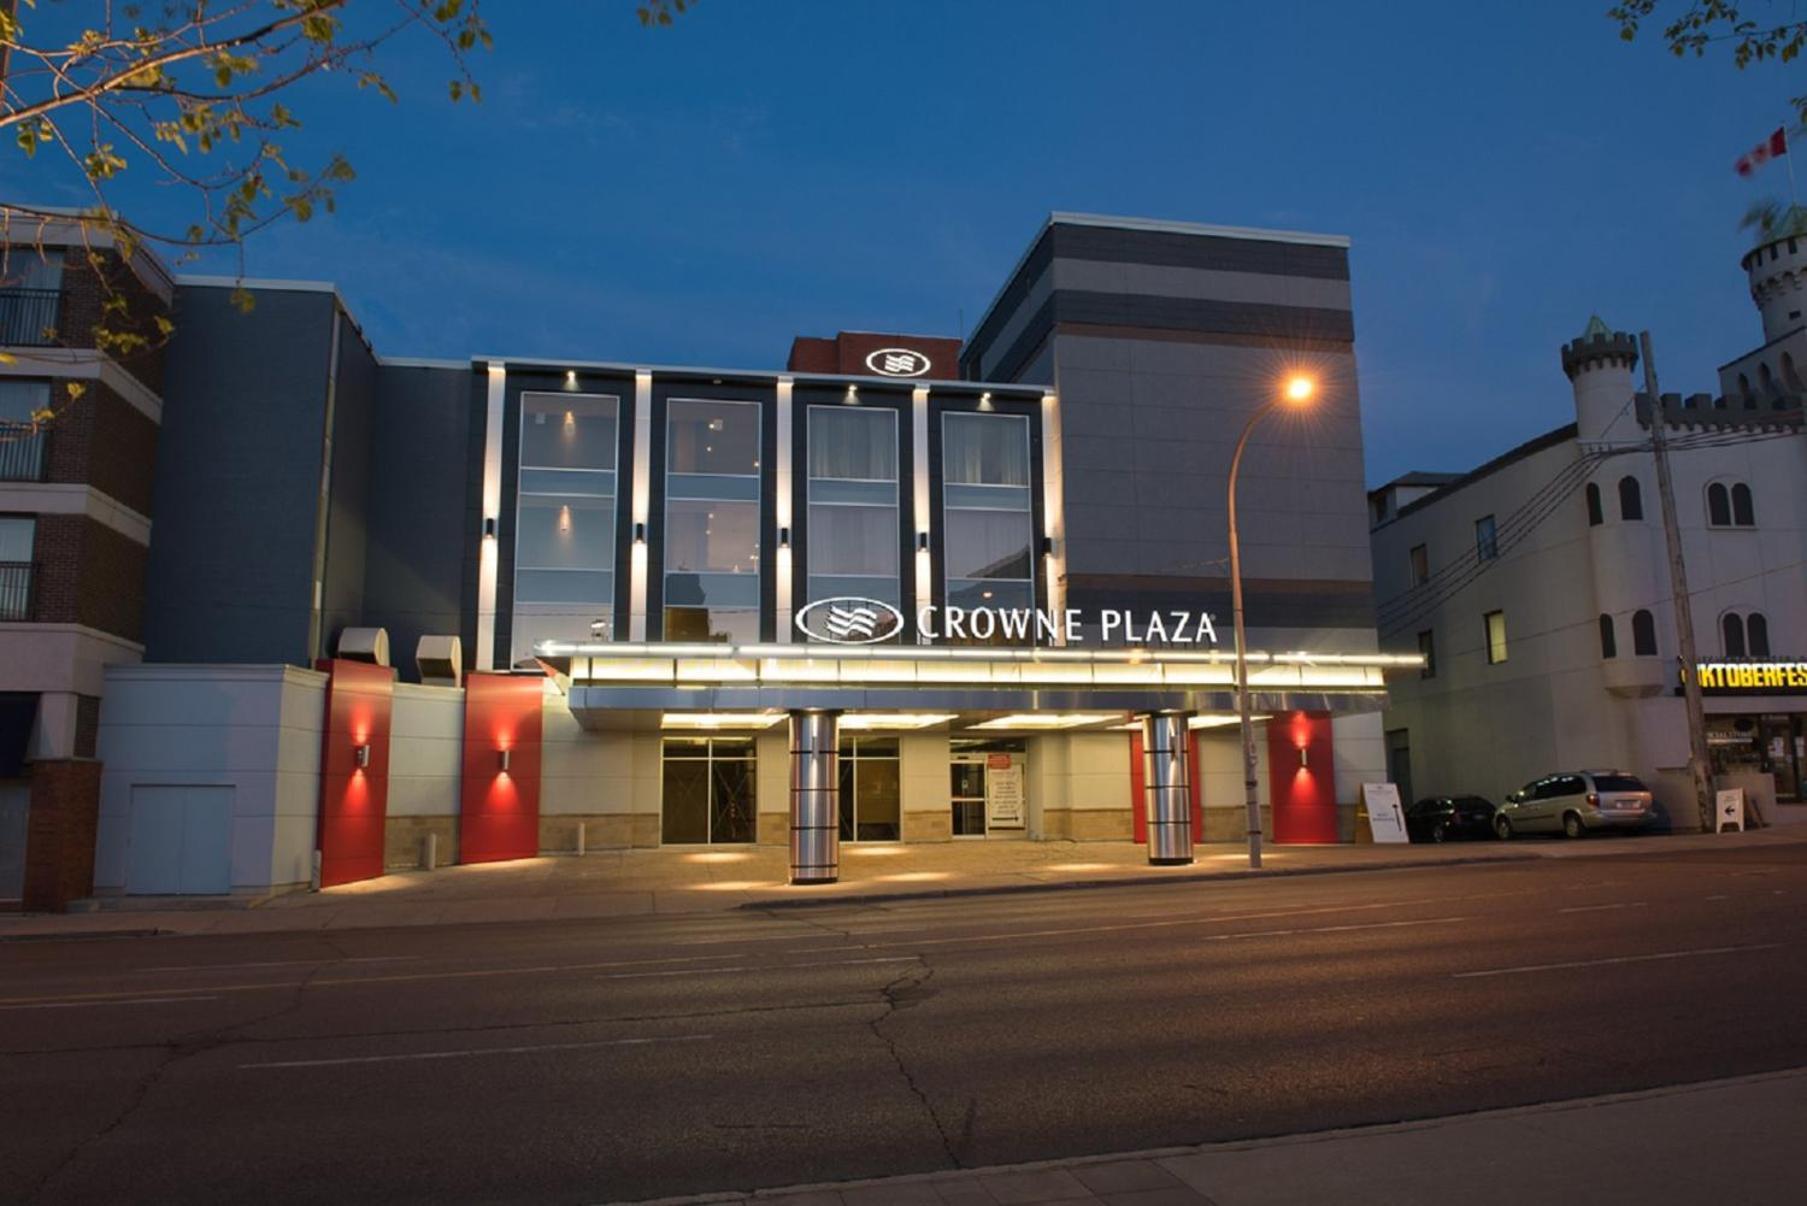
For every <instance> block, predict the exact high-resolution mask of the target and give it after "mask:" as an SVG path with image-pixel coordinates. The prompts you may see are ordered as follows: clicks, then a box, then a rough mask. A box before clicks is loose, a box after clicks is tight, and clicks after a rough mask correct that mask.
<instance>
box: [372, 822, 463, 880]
mask: <svg viewBox="0 0 1807 1206" xmlns="http://www.w3.org/2000/svg"><path fill="white" fill-rule="evenodd" d="M429 833H432V834H437V835H438V836H439V849H438V851H437V853H436V855H435V857H436V859H437V860H438V865H439V866H441V867H449V866H451V865H452V864H454V863H456V862H457V861H458V818H457V817H456V816H445V815H439V816H406V815H404V816H397V815H395V814H394V813H390V814H389V816H388V817H387V818H386V819H385V821H384V823H383V866H384V867H386V868H389V869H390V870H396V871H399V870H404V869H408V868H412V867H422V866H425V865H426V863H425V858H426V837H427V835H428V834H429Z"/></svg>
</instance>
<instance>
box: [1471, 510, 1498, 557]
mask: <svg viewBox="0 0 1807 1206" xmlns="http://www.w3.org/2000/svg"><path fill="white" fill-rule="evenodd" d="M1474 551H1475V555H1476V556H1477V557H1479V558H1480V559H1481V560H1482V561H1492V560H1493V559H1494V558H1495V557H1498V556H1499V555H1500V538H1499V530H1498V528H1497V527H1496V526H1495V525H1494V522H1493V516H1491V515H1483V516H1481V517H1480V518H1479V519H1477V520H1475V521H1474Z"/></svg>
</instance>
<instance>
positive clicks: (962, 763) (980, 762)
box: [948, 737, 1029, 838]
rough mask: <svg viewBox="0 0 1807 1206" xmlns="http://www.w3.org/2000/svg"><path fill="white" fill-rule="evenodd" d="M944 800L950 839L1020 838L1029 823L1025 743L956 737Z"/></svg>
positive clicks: (1027, 747) (1020, 740)
mask: <svg viewBox="0 0 1807 1206" xmlns="http://www.w3.org/2000/svg"><path fill="white" fill-rule="evenodd" d="M951 759H952V760H951V763H950V765H949V767H948V772H949V773H948V802H949V807H950V808H951V809H952V811H953V835H954V836H955V837H956V838H983V837H1022V836H1023V835H1024V834H1025V832H1026V831H1027V828H1028V823H1029V799H1028V769H1029V743H1028V742H1027V741H1025V740H1024V739H1022V738H1020V737H1014V738H1012V737H1006V738H998V739H985V738H967V737H956V738H954V740H953V741H952V742H951Z"/></svg>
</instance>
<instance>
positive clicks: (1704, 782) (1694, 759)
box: [1638, 331, 1717, 833]
mask: <svg viewBox="0 0 1807 1206" xmlns="http://www.w3.org/2000/svg"><path fill="white" fill-rule="evenodd" d="M1638 350H1639V351H1640V352H1642V353H1643V356H1644V392H1645V393H1647V394H1649V395H1650V451H1651V453H1652V454H1653V455H1654V456H1655V457H1656V492H1657V495H1658V497H1659V498H1660V499H1661V500H1662V506H1663V541H1664V543H1665V544H1667V545H1668V546H1669V583H1670V586H1671V588H1672V589H1673V591H1674V600H1675V639H1676V645H1677V647H1678V648H1679V649H1680V650H1681V660H1682V701H1683V703H1684V704H1685V706H1686V707H1687V710H1688V765H1689V769H1690V770H1691V771H1693V773H1694V806H1695V807H1696V808H1697V809H1698V810H1699V812H1700V827H1701V828H1702V829H1704V830H1706V831H1707V832H1708V833H1711V832H1713V828H1714V826H1713V818H1714V816H1715V813H1716V811H1717V810H1716V809H1715V807H1714V802H1713V780H1712V763H1711V762H1709V761H1708V758H1709V755H1708V753H1707V718H1706V712H1705V709H1704V708H1702V707H1701V703H1700V680H1699V677H1698V673H1697V672H1698V669H1699V667H1700V659H1699V658H1698V657H1696V656H1695V652H1694V600H1693V597H1692V596H1691V595H1690V594H1689V593H1688V567H1687V564H1686V563H1685V562H1684V561H1683V560H1682V534H1681V528H1680V527H1679V526H1678V525H1677V524H1676V521H1675V485H1674V483H1673V481H1672V480H1671V479H1670V477H1669V439H1668V424H1667V423H1665V422H1664V420H1663V395H1662V393H1661V392H1660V391H1659V390H1658V389H1657V386H1656V357H1655V356H1653V355H1652V354H1651V351H1650V332H1649V331H1641V332H1639V334H1638Z"/></svg>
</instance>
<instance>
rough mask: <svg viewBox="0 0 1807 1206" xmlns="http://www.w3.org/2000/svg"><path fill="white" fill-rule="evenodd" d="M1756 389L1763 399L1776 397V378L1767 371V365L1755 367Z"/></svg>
mask: <svg viewBox="0 0 1807 1206" xmlns="http://www.w3.org/2000/svg"><path fill="white" fill-rule="evenodd" d="M1757 388H1758V389H1759V390H1760V391H1762V394H1763V396H1764V397H1765V398H1773V397H1775V396H1776V378H1775V375H1774V374H1772V373H1771V372H1770V371H1769V366H1768V365H1767V364H1759V365H1758V366H1757Z"/></svg>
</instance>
